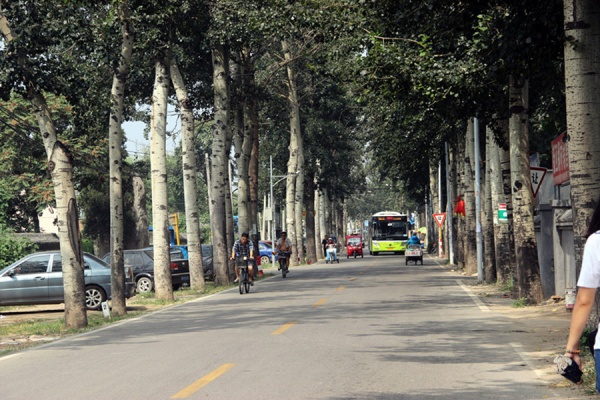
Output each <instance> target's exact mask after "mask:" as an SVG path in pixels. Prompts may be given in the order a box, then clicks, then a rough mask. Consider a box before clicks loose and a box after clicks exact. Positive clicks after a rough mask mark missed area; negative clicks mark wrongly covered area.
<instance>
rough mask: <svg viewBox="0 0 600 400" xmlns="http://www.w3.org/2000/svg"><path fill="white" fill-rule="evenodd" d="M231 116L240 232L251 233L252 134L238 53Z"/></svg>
mask: <svg viewBox="0 0 600 400" xmlns="http://www.w3.org/2000/svg"><path fill="white" fill-rule="evenodd" d="M231 71H232V75H233V76H232V79H231V85H232V86H231V88H230V89H231V116H232V118H233V126H232V128H233V144H234V156H235V161H236V166H237V171H238V183H237V208H238V210H237V216H238V232H239V233H242V232H246V233H248V232H250V220H249V218H250V212H249V211H250V207H249V202H248V201H249V184H248V166H249V164H250V151H251V149H252V141H251V140H252V137H251V133H250V132H248V131H246V129H245V128H246V127H245V122H246V121H245V120H244V117H245V115H244V114H245V113H244V97H245V96H246V95H245V93H244V90H243V85H242V77H243V76H244V73H245V71H244V68H243V67H242V61H241V54H240V53H238V54H237V57H235V61H234V62H232V63H231Z"/></svg>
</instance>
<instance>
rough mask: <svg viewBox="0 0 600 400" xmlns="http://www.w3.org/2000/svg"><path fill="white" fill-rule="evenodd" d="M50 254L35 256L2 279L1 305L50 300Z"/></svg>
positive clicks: (0, 282)
mask: <svg viewBox="0 0 600 400" xmlns="http://www.w3.org/2000/svg"><path fill="white" fill-rule="evenodd" d="M49 262H50V254H39V255H33V256H31V257H29V258H26V259H25V260H23V261H22V262H21V263H19V264H17V265H15V266H14V267H13V268H11V269H10V270H9V271H7V272H5V273H4V274H3V275H2V276H1V277H0V304H2V305H3V304H7V305H8V304H36V303H41V302H45V301H47V298H48V265H49Z"/></svg>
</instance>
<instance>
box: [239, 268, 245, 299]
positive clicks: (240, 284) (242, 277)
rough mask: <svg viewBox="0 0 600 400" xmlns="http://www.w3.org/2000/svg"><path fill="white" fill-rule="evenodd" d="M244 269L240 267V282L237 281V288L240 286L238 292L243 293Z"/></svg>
mask: <svg viewBox="0 0 600 400" xmlns="http://www.w3.org/2000/svg"><path fill="white" fill-rule="evenodd" d="M245 271H246V270H245V269H244V268H240V282H239V288H240V294H244V281H245V280H246V272H245Z"/></svg>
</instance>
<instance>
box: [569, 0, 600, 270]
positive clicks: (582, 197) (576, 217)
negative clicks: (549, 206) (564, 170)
mask: <svg viewBox="0 0 600 400" xmlns="http://www.w3.org/2000/svg"><path fill="white" fill-rule="evenodd" d="M564 28H565V34H566V38H567V40H566V41H565V43H564V61H565V81H566V98H567V138H568V140H569V146H568V147H569V169H570V175H571V205H572V207H573V231H574V235H575V258H576V260H577V268H578V270H579V269H580V268H581V260H582V257H583V247H584V244H585V239H586V232H587V227H588V225H589V221H590V219H591V216H592V213H593V210H594V208H595V205H596V204H597V202H598V201H600V196H599V195H598V192H599V190H600V169H598V165H600V81H599V79H598V76H599V74H600V59H599V57H598V54H599V53H600V3H599V2H598V1H594V0H565V1H564Z"/></svg>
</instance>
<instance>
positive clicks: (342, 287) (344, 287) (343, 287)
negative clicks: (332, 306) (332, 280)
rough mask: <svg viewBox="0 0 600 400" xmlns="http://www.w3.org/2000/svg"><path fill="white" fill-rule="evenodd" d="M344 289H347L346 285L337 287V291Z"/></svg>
mask: <svg viewBox="0 0 600 400" xmlns="http://www.w3.org/2000/svg"><path fill="white" fill-rule="evenodd" d="M344 289H346V286H340V287H339V288H337V289H335V291H336V292H341V291H342V290H344Z"/></svg>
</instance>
